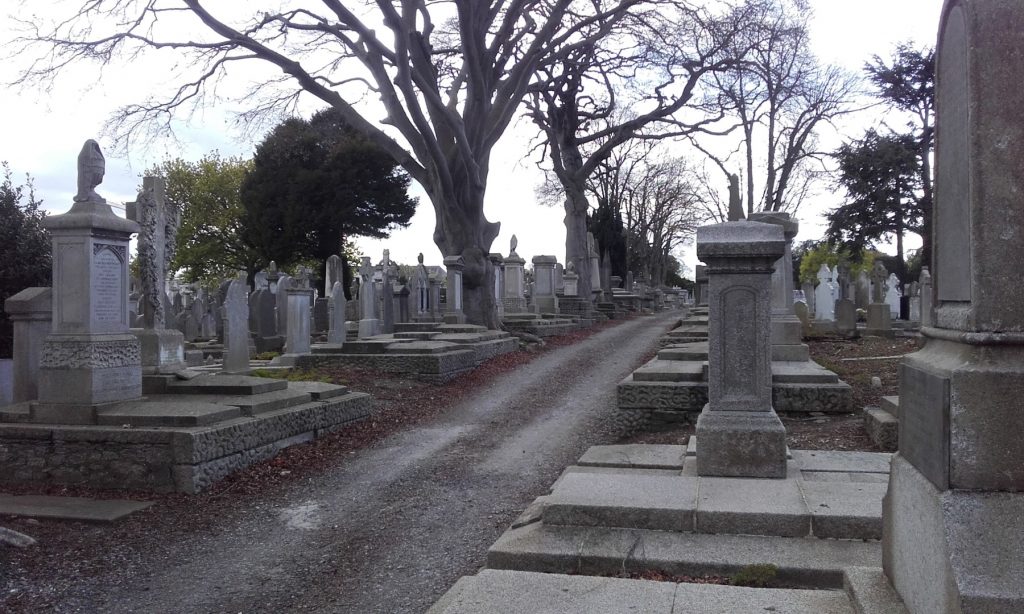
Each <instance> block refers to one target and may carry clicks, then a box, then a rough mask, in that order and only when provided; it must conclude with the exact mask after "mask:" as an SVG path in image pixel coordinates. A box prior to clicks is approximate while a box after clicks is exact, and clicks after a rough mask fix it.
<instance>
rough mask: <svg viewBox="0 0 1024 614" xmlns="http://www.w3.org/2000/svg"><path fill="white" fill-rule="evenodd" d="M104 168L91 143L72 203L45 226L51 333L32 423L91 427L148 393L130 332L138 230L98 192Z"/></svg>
mask: <svg viewBox="0 0 1024 614" xmlns="http://www.w3.org/2000/svg"><path fill="white" fill-rule="evenodd" d="M105 168H106V166H105V161H104V158H103V154H102V153H101V152H100V148H99V145H98V144H97V143H96V141H93V140H88V141H86V142H85V145H84V146H83V148H82V151H81V153H80V154H79V156H78V194H76V195H75V197H74V205H72V207H71V209H70V210H69V211H68V212H67V213H65V214H63V215H55V216H48V217H46V219H45V220H44V221H43V225H44V226H45V227H46V228H47V230H49V231H50V235H51V237H52V240H53V288H54V290H53V293H52V297H53V328H52V330H51V332H50V334H49V335H47V337H46V341H45V342H44V343H43V347H42V351H41V355H40V359H39V402H38V403H36V404H34V405H33V406H32V410H31V419H32V421H33V422H44V423H58V424H59V423H64V424H83V423H84V424H87V423H92V422H94V421H95V415H96V409H97V406H98V405H101V404H104V403H112V402H116V401H125V400H129V399H136V398H138V397H140V396H141V395H142V366H141V361H140V351H139V340H138V339H137V338H136V337H135V335H133V334H132V333H131V332H130V331H129V329H128V240H129V238H130V237H131V235H132V234H133V233H137V232H139V225H138V224H137V223H135V222H133V221H130V220H126V219H123V218H120V217H118V216H116V215H114V212H113V211H112V210H111V209H110V205H108V204H107V202H106V200H104V199H103V197H102V196H100V195H99V194H97V193H96V186H98V185H99V184H100V183H101V182H102V181H103V174H104V171H105Z"/></svg>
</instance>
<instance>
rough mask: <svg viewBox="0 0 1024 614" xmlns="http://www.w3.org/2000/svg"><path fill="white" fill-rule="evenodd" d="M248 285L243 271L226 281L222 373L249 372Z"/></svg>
mask: <svg viewBox="0 0 1024 614" xmlns="http://www.w3.org/2000/svg"><path fill="white" fill-rule="evenodd" d="M248 290H249V287H248V286H247V285H246V283H245V272H240V273H239V274H238V277H236V278H235V279H232V280H231V281H230V283H228V288H227V293H226V294H225V296H224V307H223V312H222V313H223V314H224V360H223V363H222V365H221V370H222V371H224V373H248V372H249V293H248Z"/></svg>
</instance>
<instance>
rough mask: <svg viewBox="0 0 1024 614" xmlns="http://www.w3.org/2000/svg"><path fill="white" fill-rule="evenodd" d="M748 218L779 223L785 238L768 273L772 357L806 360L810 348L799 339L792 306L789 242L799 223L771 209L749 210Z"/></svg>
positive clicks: (794, 236)
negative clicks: (783, 245)
mask: <svg viewBox="0 0 1024 614" xmlns="http://www.w3.org/2000/svg"><path fill="white" fill-rule="evenodd" d="M749 219H750V221H751V222H761V223H763V224H775V225H777V226H781V227H782V232H783V236H785V238H786V253H785V254H783V255H782V257H781V258H779V259H778V261H776V262H775V271H774V272H773V273H772V323H771V327H772V332H771V336H772V360H783V361H801V362H806V361H808V360H810V351H809V350H808V348H807V345H806V344H805V343H803V324H802V323H801V322H800V319H799V318H798V317H797V316H796V312H795V311H794V310H793V255H792V245H793V239H794V238H796V235H797V233H798V232H799V230H800V225H799V224H798V223H797V221H796V220H794V219H791V218H790V216H789V214H788V213H779V212H775V211H759V212H756V213H751V214H750V218H749Z"/></svg>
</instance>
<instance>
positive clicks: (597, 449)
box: [577, 444, 686, 470]
mask: <svg viewBox="0 0 1024 614" xmlns="http://www.w3.org/2000/svg"><path fill="white" fill-rule="evenodd" d="M685 456H686V446H675V445H659V444H626V445H613V446H591V447H589V448H587V451H586V452H584V454H583V456H581V457H580V460H579V461H577V462H578V464H579V465H582V466H594V467H626V468H635V469H680V470H681V469H682V468H683V458H684V457H685Z"/></svg>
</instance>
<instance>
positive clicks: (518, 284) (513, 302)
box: [502, 235, 526, 313]
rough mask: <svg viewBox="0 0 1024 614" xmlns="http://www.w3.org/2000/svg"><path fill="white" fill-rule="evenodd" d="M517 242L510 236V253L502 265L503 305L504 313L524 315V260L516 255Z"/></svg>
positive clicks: (514, 237)
mask: <svg viewBox="0 0 1024 614" xmlns="http://www.w3.org/2000/svg"><path fill="white" fill-rule="evenodd" d="M517 245H518V240H517V239H516V236H515V235H512V243H511V246H510V247H511V251H509V254H508V258H505V262H504V264H503V265H502V266H503V268H504V270H505V298H504V300H503V301H502V302H503V303H504V304H505V312H506V313H525V312H526V299H525V298H524V296H523V293H524V291H525V289H526V271H525V267H526V260H524V259H523V258H520V257H519V254H517V253H516V246H517Z"/></svg>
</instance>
